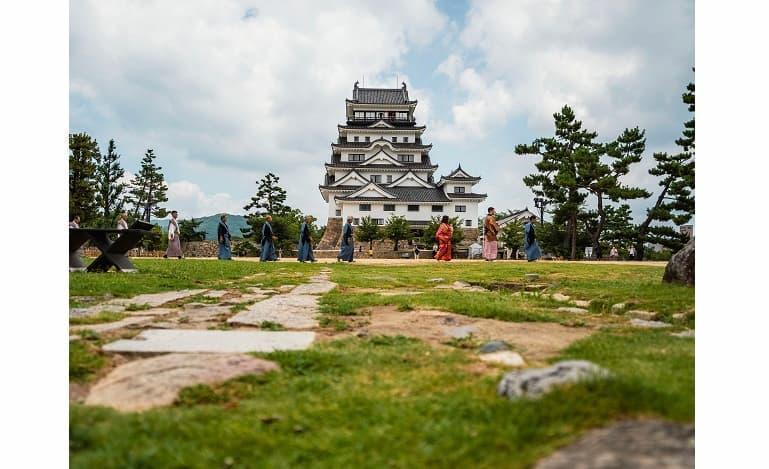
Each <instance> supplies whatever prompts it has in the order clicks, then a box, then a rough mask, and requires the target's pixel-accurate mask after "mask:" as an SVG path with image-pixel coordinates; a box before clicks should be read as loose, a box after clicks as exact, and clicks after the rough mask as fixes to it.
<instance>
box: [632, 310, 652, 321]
mask: <svg viewBox="0 0 769 469" xmlns="http://www.w3.org/2000/svg"><path fill="white" fill-rule="evenodd" d="M625 315H626V316H627V317H629V318H635V319H643V320H644V321H653V320H655V319H657V313H655V312H654V311H644V310H641V309H632V310H630V311H628V312H627V313H625Z"/></svg>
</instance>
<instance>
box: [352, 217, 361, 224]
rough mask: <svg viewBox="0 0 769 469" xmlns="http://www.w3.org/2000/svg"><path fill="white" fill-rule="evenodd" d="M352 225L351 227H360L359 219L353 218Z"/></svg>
mask: <svg viewBox="0 0 769 469" xmlns="http://www.w3.org/2000/svg"><path fill="white" fill-rule="evenodd" d="M352 224H353V225H360V218H353V219H352Z"/></svg>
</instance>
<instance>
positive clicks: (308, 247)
mask: <svg viewBox="0 0 769 469" xmlns="http://www.w3.org/2000/svg"><path fill="white" fill-rule="evenodd" d="M311 223H312V216H310V215H307V216H306V217H305V218H304V222H302V227H301V228H300V229H299V245H298V246H297V250H298V251H299V256H298V259H299V262H307V261H310V262H315V255H313V253H312V236H311V235H310V224H311Z"/></svg>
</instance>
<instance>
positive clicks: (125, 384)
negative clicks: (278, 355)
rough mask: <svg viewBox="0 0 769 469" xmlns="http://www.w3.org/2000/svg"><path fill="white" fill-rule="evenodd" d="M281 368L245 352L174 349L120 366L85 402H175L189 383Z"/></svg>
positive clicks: (133, 405)
mask: <svg viewBox="0 0 769 469" xmlns="http://www.w3.org/2000/svg"><path fill="white" fill-rule="evenodd" d="M278 369H279V367H278V365H277V364H276V363H273V362H271V361H268V360H263V359H260V358H255V357H252V356H250V355H245V354H218V353H215V354H210V353H171V354H168V355H161V356H159V357H153V358H146V359H142V360H135V361H131V362H128V363H126V364H123V365H120V366H118V367H117V368H115V369H114V370H112V371H111V372H110V373H109V374H108V375H107V376H106V377H104V379H102V380H101V381H99V382H98V383H96V385H94V387H93V388H91V390H90V392H89V394H88V397H87V398H86V400H85V403H86V404H87V405H99V406H107V407H112V408H115V409H117V410H121V411H142V410H146V409H150V408H153V407H158V406H165V405H170V404H173V402H174V401H175V400H176V398H177V396H178V394H179V391H180V390H181V389H182V388H185V387H187V386H192V385H195V384H213V383H217V382H221V381H225V380H228V379H232V378H235V377H236V376H240V375H244V374H261V373H265V372H268V371H276V370H278Z"/></svg>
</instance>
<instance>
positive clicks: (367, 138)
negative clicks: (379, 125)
mask: <svg viewBox="0 0 769 469" xmlns="http://www.w3.org/2000/svg"><path fill="white" fill-rule="evenodd" d="M370 141H371V137H369V136H368V135H366V143H369V142H370Z"/></svg>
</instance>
